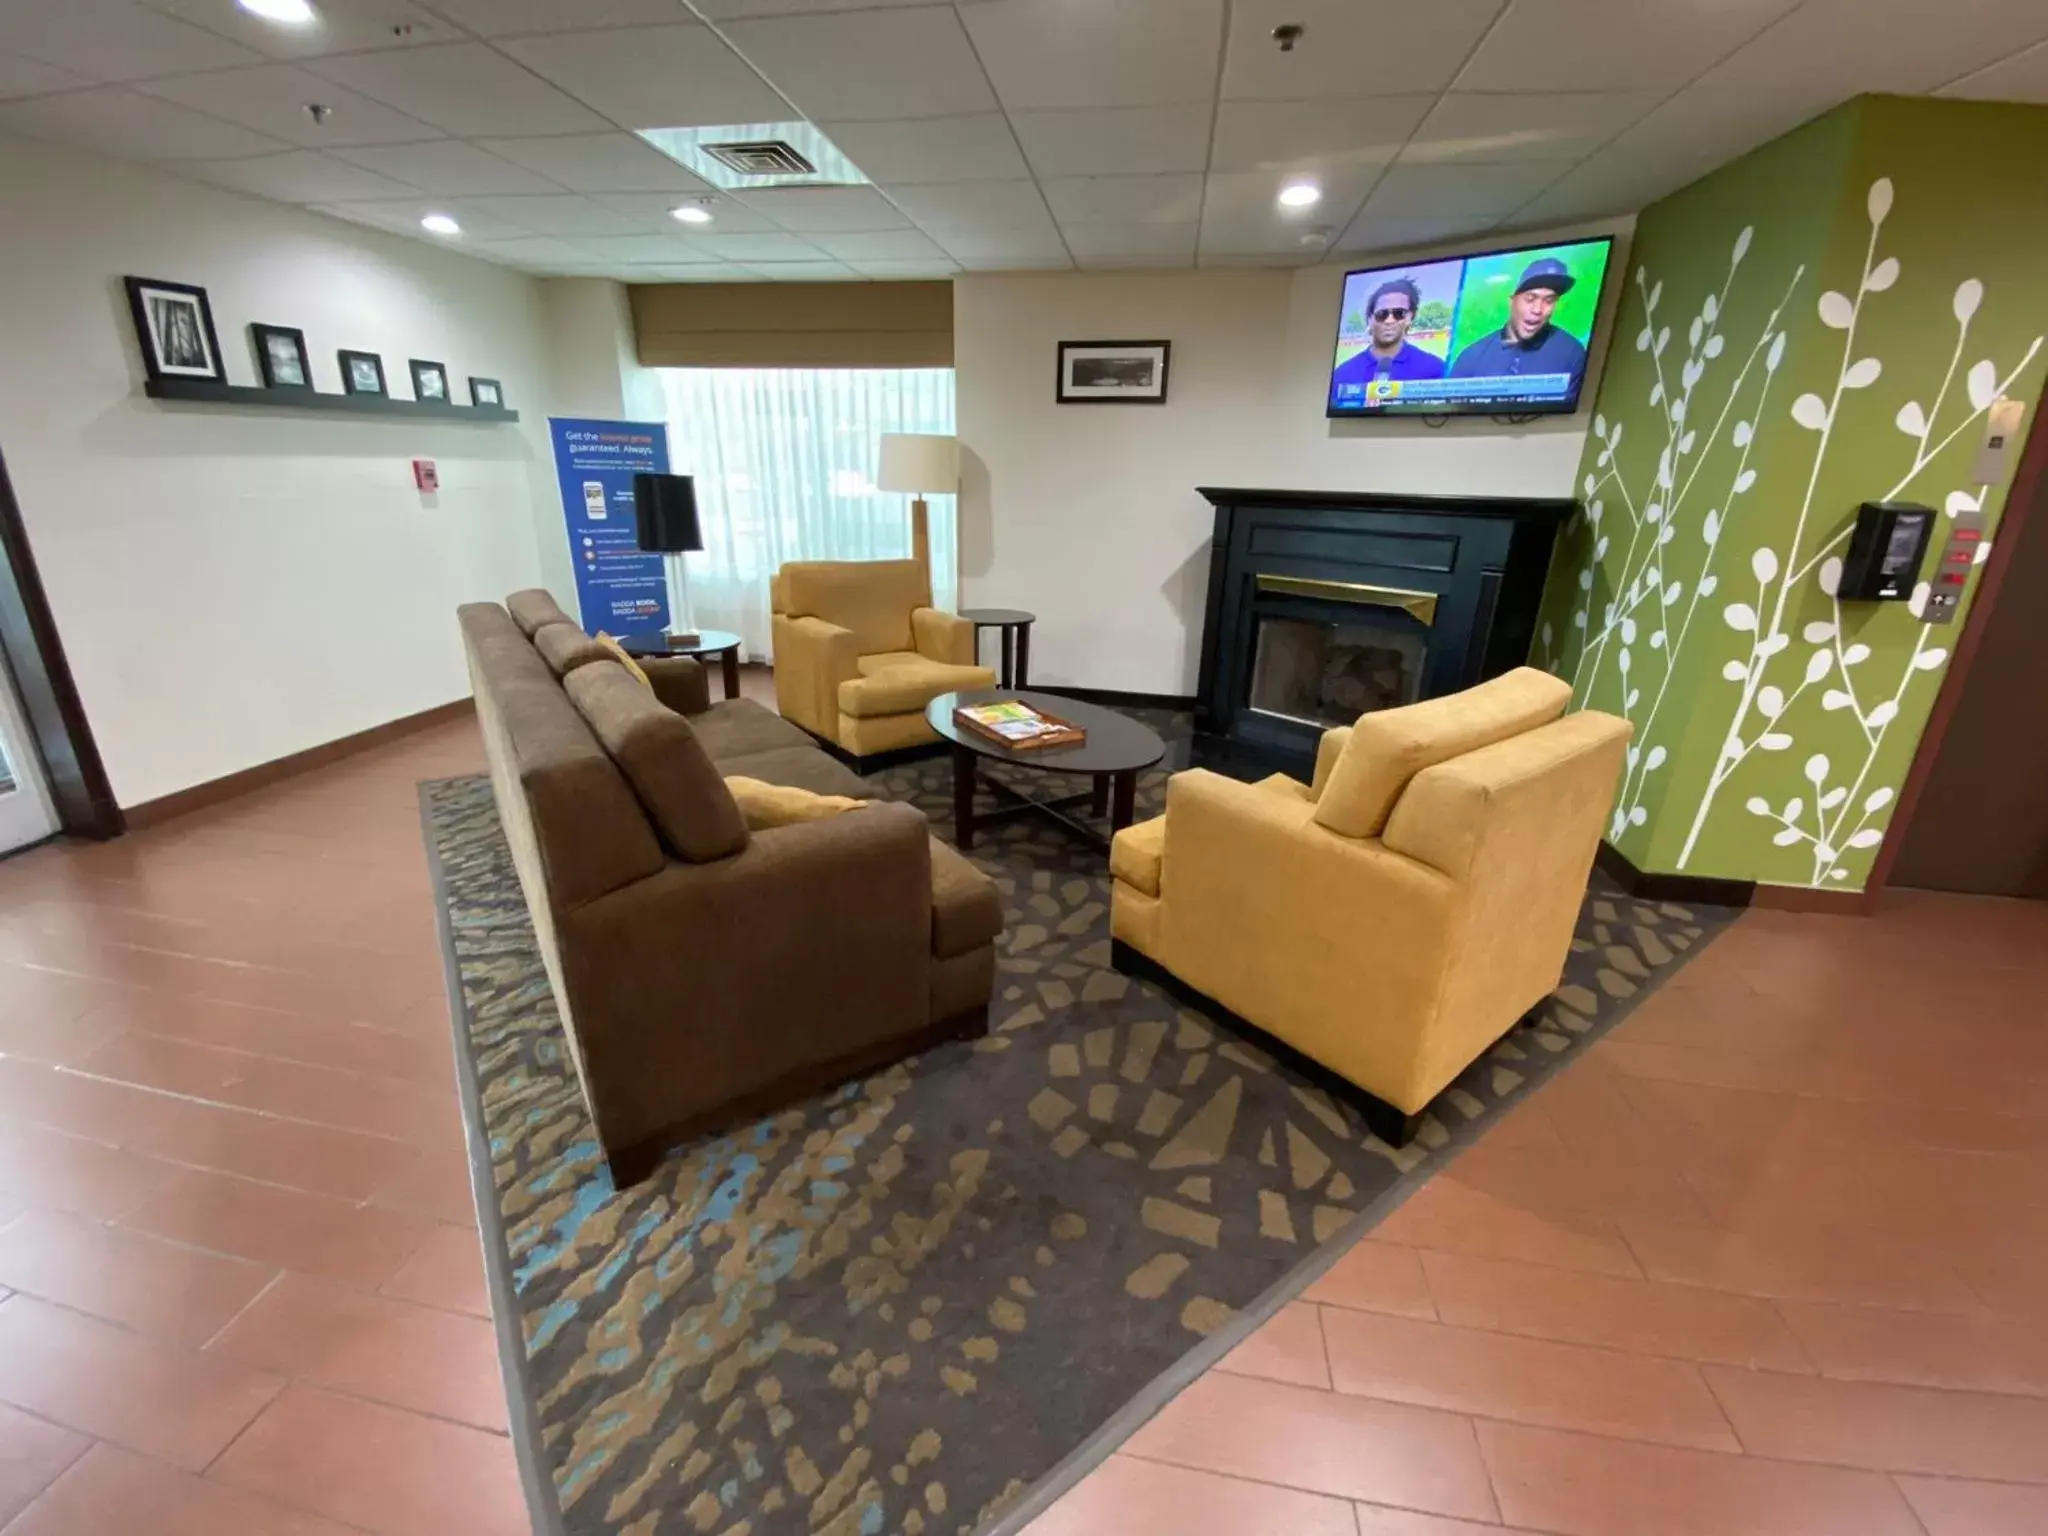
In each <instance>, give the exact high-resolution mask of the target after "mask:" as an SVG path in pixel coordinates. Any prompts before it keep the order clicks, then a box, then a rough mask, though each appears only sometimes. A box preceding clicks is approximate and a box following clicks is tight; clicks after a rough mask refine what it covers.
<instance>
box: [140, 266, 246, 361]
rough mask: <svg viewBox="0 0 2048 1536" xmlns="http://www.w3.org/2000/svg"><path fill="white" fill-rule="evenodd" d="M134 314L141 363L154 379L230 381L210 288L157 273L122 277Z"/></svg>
mask: <svg viewBox="0 0 2048 1536" xmlns="http://www.w3.org/2000/svg"><path fill="white" fill-rule="evenodd" d="M122 281H123V282H125V283H126V284H127V285H128V307H129V309H130V310H132V311H133V312H134V315H135V337H136V340H137V341H139V342H141V344H142V364H143V366H144V367H145V368H147V369H148V370H149V376H150V378H152V379H211V380H212V381H213V382H214V383H216V384H220V383H225V382H226V380H227V373H226V370H225V369H223V368H222V366H221V359H220V338H219V337H218V336H216V335H215V334H214V330H213V306H212V305H211V304H209V303H207V301H206V290H205V289H204V288H195V287H193V286H192V285H191V284H190V283H166V282H162V281H159V280H158V279H156V278H153V277H129V278H124V279H122Z"/></svg>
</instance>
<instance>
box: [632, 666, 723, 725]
mask: <svg viewBox="0 0 2048 1536" xmlns="http://www.w3.org/2000/svg"><path fill="white" fill-rule="evenodd" d="M640 670H641V671H642V672H645V673H646V674H647V683H648V686H649V687H651V688H652V689H653V690H654V696H655V697H656V698H657V699H659V700H661V702H662V703H664V704H666V705H667V706H668V707H669V708H670V709H672V710H674V711H675V712H676V713H677V714H679V715H701V714H703V713H704V711H705V710H707V709H709V708H710V707H711V679H710V678H708V677H706V676H705V675H704V664H703V663H702V662H701V661H699V660H697V658H696V657H694V656H649V657H646V658H644V659H643V660H642V661H641V663H640Z"/></svg>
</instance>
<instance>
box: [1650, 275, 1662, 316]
mask: <svg viewBox="0 0 2048 1536" xmlns="http://www.w3.org/2000/svg"><path fill="white" fill-rule="evenodd" d="M1663 297H1664V279H1663V278H1661V277H1660V278H1658V279H1657V286H1656V287H1654V288H1652V289H1651V290H1650V300H1649V303H1650V308H1652V309H1655V308H1656V307H1657V304H1658V301H1659V300H1661V299H1662V298H1663Z"/></svg>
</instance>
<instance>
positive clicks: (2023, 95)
mask: <svg viewBox="0 0 2048 1536" xmlns="http://www.w3.org/2000/svg"><path fill="white" fill-rule="evenodd" d="M0 73H4V70H0ZM1935 94H1936V95H1938V96H1960V97H1965V98H1967V99H1970V100H1973V101H2048V42H2044V43H2040V44H2037V45H2036V46H2034V47H2032V48H2027V49H2023V50H2022V51H2021V52H2019V53H2016V54H2014V55H2013V56H2012V57H2011V58H2008V59H2002V60H2000V61H1999V62H1998V63H1996V64H1993V65H1990V66H1988V67H1987V68H1984V69H1979V70H1973V71H1971V72H1970V73H1969V74H1967V75H1965V76H1963V78H1962V79H1960V80H1957V81H1955V82H1953V83H1952V84H1949V85H1945V86H1943V87H1942V88H1941V89H1940V90H1939V91H1937V92H1936V93H1935Z"/></svg>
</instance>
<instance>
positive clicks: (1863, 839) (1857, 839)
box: [1849, 827, 1884, 848]
mask: <svg viewBox="0 0 2048 1536" xmlns="http://www.w3.org/2000/svg"><path fill="white" fill-rule="evenodd" d="M1883 841H1884V833H1882V832H1881V831H1879V830H1878V829H1877V828H1876V827H1865V828H1864V829H1863V830H1862V831H1861V832H1858V833H1857V834H1856V835H1855V836H1854V837H1852V838H1850V839H1849V846H1850V847H1851V848H1875V847H1876V846H1877V845H1878V844H1879V843H1881V842H1883Z"/></svg>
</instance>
